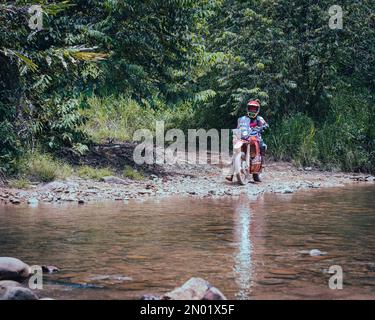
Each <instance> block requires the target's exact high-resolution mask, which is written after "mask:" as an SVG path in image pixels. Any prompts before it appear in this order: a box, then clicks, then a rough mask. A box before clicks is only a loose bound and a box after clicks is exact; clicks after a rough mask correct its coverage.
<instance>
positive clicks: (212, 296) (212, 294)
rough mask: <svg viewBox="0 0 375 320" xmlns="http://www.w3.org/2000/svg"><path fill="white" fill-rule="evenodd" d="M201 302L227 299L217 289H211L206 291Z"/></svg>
mask: <svg viewBox="0 0 375 320" xmlns="http://www.w3.org/2000/svg"><path fill="white" fill-rule="evenodd" d="M202 300H227V298H226V297H225V296H224V294H223V293H222V292H221V291H220V290H219V289H218V288H215V287H211V288H210V289H208V290H207V291H206V293H205V294H204V297H203V298H202Z"/></svg>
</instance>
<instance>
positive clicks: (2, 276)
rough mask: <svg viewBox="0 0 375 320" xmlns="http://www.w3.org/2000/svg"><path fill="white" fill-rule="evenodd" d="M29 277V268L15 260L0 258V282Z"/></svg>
mask: <svg viewBox="0 0 375 320" xmlns="http://www.w3.org/2000/svg"><path fill="white" fill-rule="evenodd" d="M29 276H30V267H29V266H28V265H27V264H26V263H24V262H22V261H21V260H19V259H16V258H9V257H0V280H20V279H26V278H28V277H29Z"/></svg>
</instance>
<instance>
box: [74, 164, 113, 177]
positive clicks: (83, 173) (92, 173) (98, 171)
mask: <svg viewBox="0 0 375 320" xmlns="http://www.w3.org/2000/svg"><path fill="white" fill-rule="evenodd" d="M111 175H113V172H112V170H111V169H109V168H93V167H90V166H83V167H80V168H78V176H79V177H81V178H84V179H93V180H100V179H101V178H103V177H107V176H111Z"/></svg>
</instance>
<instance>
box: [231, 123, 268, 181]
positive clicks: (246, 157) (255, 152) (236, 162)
mask: <svg viewBox="0 0 375 320" xmlns="http://www.w3.org/2000/svg"><path fill="white" fill-rule="evenodd" d="M259 130H260V129H259V128H251V129H250V132H249V129H246V128H243V127H240V128H239V129H235V130H233V160H232V161H233V164H232V165H233V170H234V174H235V175H236V177H237V180H238V182H239V183H240V184H242V185H245V184H247V183H248V182H249V180H250V175H252V176H253V179H254V181H256V182H260V173H261V172H262V164H263V159H262V157H263V156H262V154H261V149H260V148H261V147H260V139H261V138H260V131H259Z"/></svg>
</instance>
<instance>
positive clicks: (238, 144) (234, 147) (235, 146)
mask: <svg viewBox="0 0 375 320" xmlns="http://www.w3.org/2000/svg"><path fill="white" fill-rule="evenodd" d="M241 147H242V142H241V141H238V142H236V143H235V144H234V146H233V149H240V148H241Z"/></svg>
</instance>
